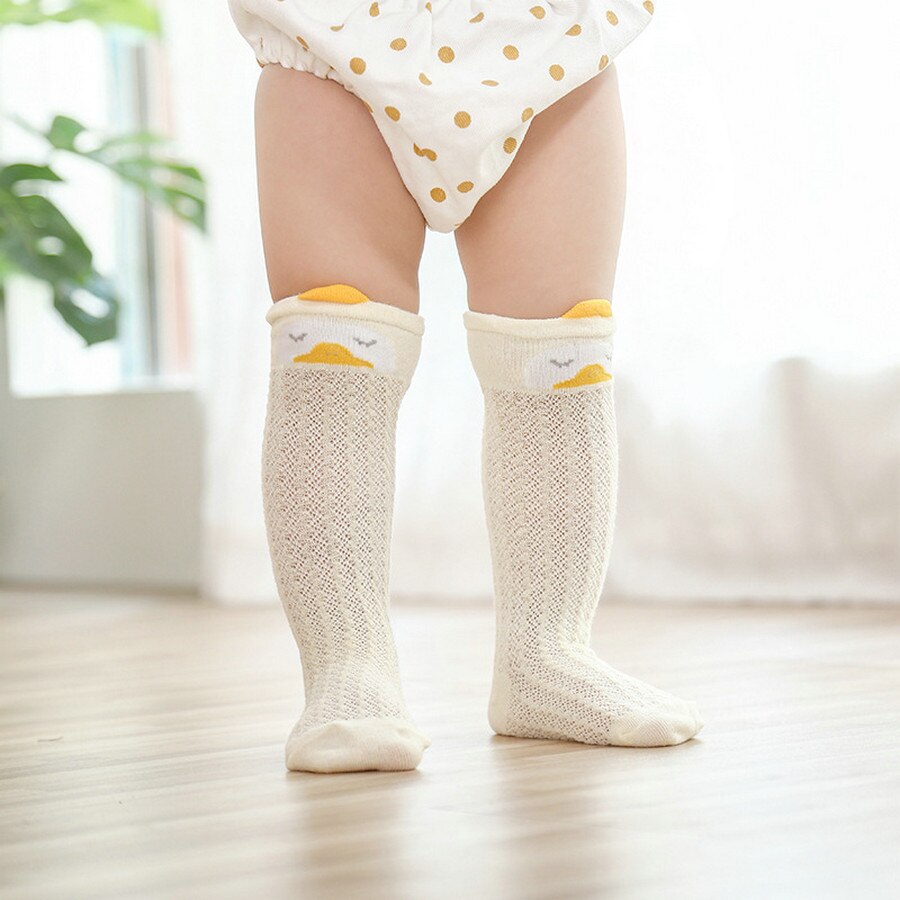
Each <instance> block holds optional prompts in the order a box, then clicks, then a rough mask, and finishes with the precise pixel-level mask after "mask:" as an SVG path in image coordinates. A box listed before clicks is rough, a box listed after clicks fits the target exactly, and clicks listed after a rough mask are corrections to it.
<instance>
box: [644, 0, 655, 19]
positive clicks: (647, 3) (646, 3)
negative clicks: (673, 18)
mask: <svg viewBox="0 0 900 900" xmlns="http://www.w3.org/2000/svg"><path fill="white" fill-rule="evenodd" d="M644 9H646V10H647V12H648V13H650V15H651V16H652V15H653V3H652V0H644Z"/></svg>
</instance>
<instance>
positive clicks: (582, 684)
mask: <svg viewBox="0 0 900 900" xmlns="http://www.w3.org/2000/svg"><path fill="white" fill-rule="evenodd" d="M504 656H505V654H504V653H503V652H502V649H501V652H500V653H499V656H498V665H497V667H496V668H495V674H494V685H493V690H492V692H491V702H490V707H489V719H490V723H491V727H492V728H493V729H494V731H496V732H497V733H498V734H505V735H510V736H512V737H529V738H549V739H553V740H563V741H580V742H582V743H585V744H611V745H615V746H619V747H665V746H669V745H671V744H680V743H682V742H683V741H687V740H689V739H690V738H692V737H693V736H694V735H695V734H697V732H699V731H700V729H701V728H702V727H703V720H702V718H701V716H700V711H699V710H698V708H697V705H696V703H693V702H692V701H688V700H681V699H679V698H678V697H675V696H674V695H672V694H669V693H666V692H665V691H662V690H659V689H658V688H655V687H653V686H652V685H649V684H645V683H644V682H642V681H639V680H638V679H637V678H632V677H631V676H630V675H626V674H625V673H624V672H619V671H618V670H616V669H614V668H613V667H612V666H610V665H608V664H607V663H605V662H603V661H602V660H601V659H599V658H598V657H597V656H596V655H595V654H594V653H593V651H591V650H589V649H588V648H585V647H573V648H558V649H555V650H553V651H551V650H549V649H548V648H544V649H543V650H542V651H541V652H539V653H538V652H537V651H536V648H532V649H531V650H530V651H529V652H528V653H527V654H526V655H524V656H523V658H520V659H515V658H506V659H505V660H504Z"/></svg>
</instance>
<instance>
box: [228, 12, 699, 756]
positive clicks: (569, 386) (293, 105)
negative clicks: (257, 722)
mask: <svg viewBox="0 0 900 900" xmlns="http://www.w3.org/2000/svg"><path fill="white" fill-rule="evenodd" d="M230 5H231V11H232V15H233V17H234V19H235V22H236V23H237V25H238V27H239V29H240V30H241V32H242V34H243V35H244V36H245V37H246V39H247V41H248V42H249V43H250V45H251V46H252V47H253V49H254V51H255V53H256V58H257V60H258V62H259V63H260V65H261V66H262V67H263V72H262V74H261V77H260V84H259V90H258V94H257V111H256V121H257V159H258V176H259V197H260V213H261V219H262V229H263V242H264V248H265V255H266V265H267V269H268V274H269V282H270V289H271V293H272V298H273V299H274V301H275V302H274V303H273V304H272V305H271V307H270V308H269V311H268V314H267V318H268V321H269V323H270V324H271V328H272V331H271V333H272V357H271V360H272V365H271V372H270V390H269V398H268V411H267V417H266V428H265V437H264V446H263V499H264V504H265V516H266V525H267V530H268V538H269V548H270V551H271V556H272V565H273V570H274V573H275V577H276V581H277V584H278V590H279V593H280V596H281V600H282V603H283V604H284V608H285V611H286V613H287V616H288V618H289V620H290V623H291V627H292V629H293V632H294V635H295V637H296V640H297V644H298V647H299V650H300V657H301V661H302V664H303V673H304V685H305V693H306V706H305V709H304V711H303V714H302V716H301V718H300V720H299V721H298V722H297V724H296V726H295V727H294V729H293V731H292V733H291V735H290V737H289V738H288V742H287V746H286V763H287V767H288V768H289V769H294V770H305V771H313V772H348V771H359V770H367V769H382V770H394V771H396V770H405V769H414V768H415V767H416V766H417V765H418V764H419V762H420V760H421V757H422V754H423V751H424V750H425V748H426V747H428V746H429V743H430V741H429V739H428V738H427V737H426V736H425V735H424V734H422V732H421V731H419V729H418V728H417V727H416V726H415V724H414V723H413V722H412V720H411V718H410V716H409V713H408V711H407V709H406V705H405V703H404V700H403V694H402V690H401V686H400V679H399V672H398V666H397V656H396V650H395V646H394V639H393V636H392V633H391V628H390V624H389V621H388V606H389V602H388V570H389V558H390V534H391V516H392V509H393V488H394V447H395V426H396V420H397V413H398V409H399V406H400V402H401V400H402V398H403V395H404V393H405V391H406V389H407V387H408V385H409V382H410V379H411V377H412V374H413V371H414V369H415V367H416V363H417V360H418V357H419V349H420V343H421V337H422V333H423V330H424V321H423V319H422V317H421V316H420V315H419V314H418V308H419V286H418V268H419V261H420V258H421V254H422V248H423V245H424V238H425V231H426V229H427V228H431V229H432V230H435V231H443V232H450V231H452V232H453V233H454V237H455V239H456V243H457V247H458V250H459V253H460V259H461V261H462V264H463V268H464V270H465V274H466V281H467V289H468V298H467V299H468V306H469V309H468V310H467V311H466V312H465V313H464V320H465V326H466V329H467V334H468V347H469V355H470V358H471V360H472V364H473V366H474V368H475V372H476V374H477V376H478V379H479V381H480V383H481V386H482V389H483V392H484V400H485V419H484V444H483V471H482V477H483V487H484V499H485V510H486V517H487V524H488V531H489V534H490V541H491V555H492V561H493V566H494V586H495V595H496V597H495V600H496V615H497V633H496V649H495V657H494V680H493V687H492V691H491V697H490V703H489V720H490V724H491V726H492V728H493V729H494V730H495V731H496V732H497V733H499V734H504V735H511V736H517V737H528V738H547V739H552V740H569V741H581V742H584V743H588V744H606V745H609V744H614V745H618V746H640V747H646V746H664V745H671V744H678V743H681V742H683V741H686V740H689V739H690V738H692V737H693V736H694V735H695V734H696V733H697V732H698V731H699V730H700V728H701V727H702V724H703V723H702V721H701V718H700V714H699V712H698V710H697V707H696V705H695V704H694V703H692V702H689V701H685V700H681V699H679V698H677V697H675V696H673V695H671V694H668V693H666V692H664V691H662V690H659V689H657V688H654V687H651V686H650V685H647V684H644V683H643V682H641V681H638V680H637V679H635V678H632V677H630V676H628V675H625V674H623V673H621V672H619V671H617V670H616V669H614V668H612V667H611V666H609V665H607V664H606V663H604V662H603V661H602V660H601V659H599V658H598V657H597V656H596V655H595V653H594V652H593V650H592V649H591V646H590V634H591V623H592V620H593V617H594V612H595V609H596V605H597V602H598V600H599V597H600V593H601V590H602V587H603V581H604V577H605V574H606V569H607V563H608V559H609V551H610V543H611V539H612V529H613V522H614V518H615V505H616V481H617V444H616V425H615V413H614V404H613V381H614V379H613V366H612V336H613V332H614V329H615V320H614V316H613V312H612V306H611V303H610V300H609V298H610V297H611V295H612V288H613V281H614V277H615V269H616V259H617V256H618V250H619V238H620V234H621V228H622V216H623V210H624V194H625V150H624V128H623V123H622V115H621V109H620V105H619V97H618V85H617V82H616V73H615V70H614V67H613V66H612V64H611V61H612V59H613V58H614V57H615V56H616V54H617V53H619V51H621V50H622V49H623V48H624V47H625V46H626V45H627V44H628V43H629V42H630V41H631V40H632V39H633V38H634V37H636V36H637V34H639V33H640V32H641V30H642V29H643V28H644V27H645V26H646V24H647V23H648V22H649V21H650V19H651V17H652V15H653V12H654V9H653V3H651V2H650V0H647V2H643V3H639V2H628V0H567V2H542V3H533V2H532V3H529V2H520V0H491V2H488V0H468V2H464V0H430V2H426V3H422V2H419V0H384V2H380V3H379V2H374V3H373V2H368V0H367V2H357V0H337V2H335V0H230ZM526 135H527V139H526Z"/></svg>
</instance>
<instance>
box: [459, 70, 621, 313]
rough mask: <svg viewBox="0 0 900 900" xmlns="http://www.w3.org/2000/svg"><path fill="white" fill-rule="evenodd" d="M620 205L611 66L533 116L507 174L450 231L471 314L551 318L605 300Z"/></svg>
mask: <svg viewBox="0 0 900 900" xmlns="http://www.w3.org/2000/svg"><path fill="white" fill-rule="evenodd" d="M624 203H625V144H624V129H623V123H622V112H621V107H620V104H619V91H618V83H617V80H616V72H615V69H614V67H613V66H609V67H608V68H607V69H605V70H604V71H603V72H602V73H600V74H598V75H596V76H595V77H593V78H592V79H591V80H590V81H588V82H586V83H585V84H583V85H581V86H580V87H578V88H575V89H574V90H573V91H571V92H570V93H568V94H566V95H565V96H564V97H562V98H561V99H559V100H557V101H556V102H555V103H553V104H552V105H551V106H549V107H547V109H545V110H544V111H543V112H541V113H540V114H538V115H537V116H535V119H534V122H533V124H532V125H531V127H530V128H529V130H528V132H527V133H526V134H525V137H524V138H523V140H522V144H521V147H520V148H519V152H518V153H517V154H516V158H515V159H514V160H513V162H512V164H511V165H510V167H509V169H508V170H507V172H506V173H505V174H504V175H503V177H502V178H501V179H500V181H499V182H498V183H497V184H495V185H494V186H493V187H492V188H491V189H490V190H489V191H488V192H487V193H486V194H485V195H484V196H483V197H482V198H481V199H480V200H479V201H478V204H477V205H476V207H475V209H474V211H473V212H472V214H471V215H470V216H469V218H468V219H467V220H466V221H465V222H464V223H463V224H462V225H461V226H460V227H459V228H458V229H456V232H455V235H456V243H457V247H458V249H459V254H460V259H461V261H462V264H463V268H464V269H465V272H466V280H467V282H468V291H469V306H470V307H471V308H472V309H474V310H476V311H477V312H484V313H493V314H495V315H506V316H515V317H521V318H550V317H554V316H558V315H560V314H561V313H563V312H564V311H565V310H567V309H569V308H570V307H571V306H572V305H573V304H574V303H576V302H577V301H579V300H586V299H592V298H604V299H611V294H612V289H613V282H614V278H615V270H616V260H617V257H618V252H619V240H620V236H621V230H622V220H623V213H624Z"/></svg>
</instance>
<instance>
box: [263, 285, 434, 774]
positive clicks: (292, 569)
mask: <svg viewBox="0 0 900 900" xmlns="http://www.w3.org/2000/svg"><path fill="white" fill-rule="evenodd" d="M266 318H267V320H268V321H269V323H270V324H271V326H272V365H271V371H270V383H269V397H268V407H267V413H266V426H265V436H264V442H263V501H264V509H265V518H266V529H267V534H268V541H269V550H270V553H271V557H272V568H273V571H274V573H275V579H276V582H277V585H278V591H279V595H280V597H281V601H282V604H283V606H284V609H285V612H286V613H287V617H288V619H289V620H290V623H291V628H292V630H293V632H294V637H295V638H296V640H297V646H298V648H299V650H300V659H301V662H302V666H303V681H304V690H305V698H306V706H305V709H304V711H303V715H302V716H301V718H300V720H299V721H298V722H297V724H296V726H295V727H294V729H293V731H292V732H291V735H290V737H289V738H288V741H287V746H286V747H285V762H286V765H287V767H288V768H289V769H293V770H304V771H311V772H351V771H362V770H368V769H382V770H389V771H399V770H404V769H414V768H415V767H416V766H417V765H418V764H419V761H420V759H421V757H422V752H423V751H424V750H425V748H426V747H427V746H428V745H429V743H430V741H429V739H428V738H427V737H425V736H424V735H423V734H421V733H420V732H419V731H418V730H417V729H416V727H415V726H414V725H413V723H412V722H411V720H410V717H409V714H408V713H407V710H406V705H405V702H404V699H403V696H402V691H401V688H400V674H399V670H398V665H397V653H396V649H395V646H394V639H393V635H392V633H391V628H390V624H389V621H388V605H389V601H388V572H389V565H390V536H391V519H392V513H393V498H394V446H395V427H396V421H397V412H398V409H399V406H400V401H401V399H402V398H403V395H404V393H405V392H406V389H407V387H408V385H409V380H410V378H411V377H412V372H413V370H414V368H415V365H416V362H417V360H418V356H419V348H420V344H421V335H422V333H423V330H424V325H423V321H422V318H421V317H420V316H418V315H416V314H415V313H410V312H406V311H404V310H401V309H397V308H395V307H392V306H389V305H388V304H385V303H379V302H377V301H373V300H370V299H369V298H368V297H366V296H365V294H363V293H362V292H360V291H358V290H356V289H355V288H353V287H351V286H349V285H327V286H324V287H321V288H314V289H313V290H310V291H306V292H304V293H302V294H300V295H299V296H297V297H288V298H285V299H283V300H279V301H278V302H276V303H274V304H273V305H272V306H271V307H270V309H269V311H268V313H267V316H266Z"/></svg>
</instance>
